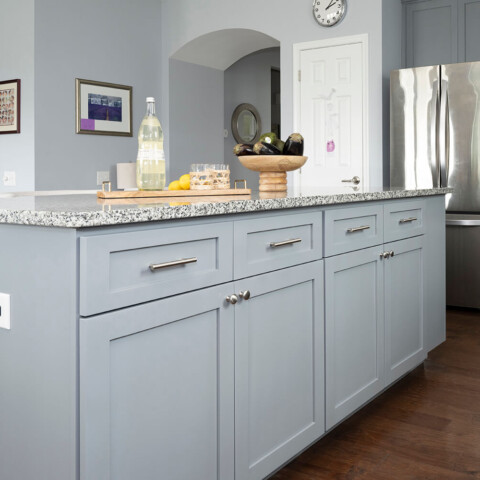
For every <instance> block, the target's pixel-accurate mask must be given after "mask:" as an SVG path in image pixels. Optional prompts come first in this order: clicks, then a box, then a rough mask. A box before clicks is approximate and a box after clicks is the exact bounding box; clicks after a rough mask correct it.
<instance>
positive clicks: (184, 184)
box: [178, 173, 190, 190]
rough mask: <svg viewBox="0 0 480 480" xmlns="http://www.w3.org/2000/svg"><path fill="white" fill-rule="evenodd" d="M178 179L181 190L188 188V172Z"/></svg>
mask: <svg viewBox="0 0 480 480" xmlns="http://www.w3.org/2000/svg"><path fill="white" fill-rule="evenodd" d="M178 181H179V182H180V188H181V189H182V190H190V175H189V174H188V173H187V174H185V175H182V176H181V177H180V179H179V180H178Z"/></svg>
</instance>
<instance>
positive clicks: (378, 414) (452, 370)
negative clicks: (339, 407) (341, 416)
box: [271, 309, 480, 480]
mask: <svg viewBox="0 0 480 480" xmlns="http://www.w3.org/2000/svg"><path fill="white" fill-rule="evenodd" d="M271 478H272V479H273V480H320V479H321V480H323V479H334V480H472V479H480V312H476V311H465V310H453V309H452V310H448V311H447V341H446V342H445V343H443V344H442V345H440V346H439V347H437V348H436V349H435V350H434V351H433V352H431V353H430V355H429V358H428V359H427V360H426V361H425V363H424V365H423V366H420V367H418V368H417V369H416V370H414V371H413V372H412V373H410V374H409V375H407V376H406V377H405V378H404V379H402V380H401V381H400V382H399V383H397V384H396V385H394V386H393V387H392V388H391V389H390V390H388V391H387V392H385V393H384V394H383V395H381V396H380V397H378V398H377V399H376V400H374V401H373V402H372V403H371V404H369V405H368V406H366V407H365V408H364V409H363V410H361V411H360V412H358V413H356V414H355V415H354V416H352V417H351V418H349V419H348V420H346V421H345V422H344V423H343V424H341V425H340V426H339V427H337V428H336V429H335V430H334V431H332V432H331V433H330V434H328V435H327V436H326V437H324V438H322V439H321V440H320V441H318V442H317V443H316V444H315V445H313V446H312V447H310V448H309V449H308V450H307V451H305V452H304V453H303V454H302V455H300V456H299V457H298V458H297V459H296V460H294V461H293V462H292V463H290V464H289V465H287V466H286V467H285V468H283V469H282V470H280V471H279V472H277V473H276V474H275V475H274V476H273V477H271Z"/></svg>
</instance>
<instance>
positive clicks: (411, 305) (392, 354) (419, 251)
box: [384, 236, 426, 385]
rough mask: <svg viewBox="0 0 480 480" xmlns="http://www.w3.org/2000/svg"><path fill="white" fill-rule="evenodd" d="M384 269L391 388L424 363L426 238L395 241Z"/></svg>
mask: <svg viewBox="0 0 480 480" xmlns="http://www.w3.org/2000/svg"><path fill="white" fill-rule="evenodd" d="M385 250H386V251H388V252H393V256H390V258H388V259H386V260H385V262H384V268H385V280H384V281H385V380H386V384H387V385H389V384H390V383H392V382H393V381H395V380H397V379H398V378H400V377H401V376H402V375H404V374H405V373H407V372H409V371H410V370H411V369H412V368H414V367H416V366H417V365H418V364H419V363H421V362H422V361H423V360H424V358H425V356H426V352H425V349H424V333H423V332H424V317H425V315H424V308H425V304H424V295H425V293H424V276H425V275H424V265H425V263H424V238H423V236H420V237H415V238H410V239H407V240H401V241H398V242H392V243H389V244H386V245H385Z"/></svg>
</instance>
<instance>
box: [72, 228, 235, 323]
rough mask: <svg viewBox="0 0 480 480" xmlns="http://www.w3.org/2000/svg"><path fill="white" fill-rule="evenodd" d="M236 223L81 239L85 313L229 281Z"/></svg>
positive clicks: (94, 312)
mask: <svg viewBox="0 0 480 480" xmlns="http://www.w3.org/2000/svg"><path fill="white" fill-rule="evenodd" d="M232 242H233V226H232V223H231V222H228V223H215V224H208V225H194V226H181V227H172V228H163V229H162V228H160V229H156V230H148V231H142V232H132V233H118V234H117V233H114V234H109V235H98V236H92V237H81V238H80V315H82V316H88V315H93V314H96V313H99V312H105V311H108V310H113V309H116V308H121V307H125V306H128V305H134V304H137V303H141V302H146V301H149V300H153V299H157V298H162V297H166V296H169V295H175V294H178V293H181V292H187V291H189V290H195V289H197V288H203V287H206V286H209V285H215V284H219V283H222V282H227V281H230V280H231V279H232V278H233V273H232V270H233V266H232V253H233V252H232Z"/></svg>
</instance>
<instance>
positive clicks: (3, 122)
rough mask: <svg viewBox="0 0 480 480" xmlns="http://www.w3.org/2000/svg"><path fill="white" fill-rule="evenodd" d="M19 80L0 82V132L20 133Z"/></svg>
mask: <svg viewBox="0 0 480 480" xmlns="http://www.w3.org/2000/svg"><path fill="white" fill-rule="evenodd" d="M20 87H21V81H20V79H18V78H17V79H15V80H4V81H1V82H0V134H4V133H20V111H21V110H20V94H21V89H20Z"/></svg>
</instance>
